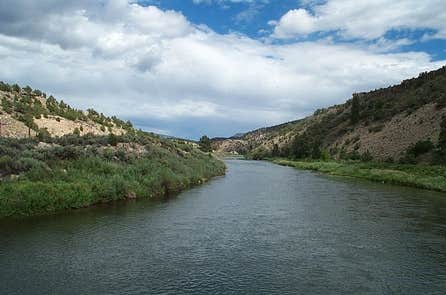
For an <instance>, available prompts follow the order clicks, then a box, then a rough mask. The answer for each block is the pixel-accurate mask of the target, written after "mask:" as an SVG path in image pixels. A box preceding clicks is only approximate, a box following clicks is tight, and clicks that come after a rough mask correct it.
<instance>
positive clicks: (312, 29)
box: [272, 0, 446, 39]
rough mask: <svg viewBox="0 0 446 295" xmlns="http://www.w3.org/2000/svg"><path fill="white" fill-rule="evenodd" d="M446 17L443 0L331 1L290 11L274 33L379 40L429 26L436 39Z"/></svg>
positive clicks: (441, 34)
mask: <svg viewBox="0 0 446 295" xmlns="http://www.w3.org/2000/svg"><path fill="white" fill-rule="evenodd" d="M445 19H446V2H445V1H443V0H424V1H419V0H395V1H388V0H375V1H356V0H328V1H327V2H326V3H324V4H319V5H311V3H310V8H309V9H302V8H301V9H294V10H290V11H288V12H287V13H286V14H285V15H283V16H282V17H281V19H280V20H279V21H277V22H276V23H274V25H275V29H274V32H273V34H272V36H273V37H275V38H279V39H288V38H295V37H301V36H305V35H308V34H310V33H316V32H333V31H335V32H337V33H338V34H339V35H340V36H342V37H344V38H362V39H376V38H379V37H382V36H384V35H385V34H386V33H387V32H388V31H390V30H402V29H409V30H417V29H422V30H423V29H430V30H434V31H436V32H437V34H436V35H435V36H436V37H437V38H444V36H446V22H445Z"/></svg>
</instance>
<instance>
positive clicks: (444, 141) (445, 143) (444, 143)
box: [438, 116, 446, 155]
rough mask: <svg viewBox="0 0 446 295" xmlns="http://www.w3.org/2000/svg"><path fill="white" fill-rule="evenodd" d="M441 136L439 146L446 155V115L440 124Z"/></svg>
mask: <svg viewBox="0 0 446 295" xmlns="http://www.w3.org/2000/svg"><path fill="white" fill-rule="evenodd" d="M440 128H441V129H440V137H439V138H438V148H439V150H440V152H441V153H442V154H443V155H446V116H443V118H442V120H441V124H440Z"/></svg>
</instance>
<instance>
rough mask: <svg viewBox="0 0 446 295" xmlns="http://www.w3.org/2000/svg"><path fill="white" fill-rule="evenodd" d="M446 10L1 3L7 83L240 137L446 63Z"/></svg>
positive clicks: (174, 1)
mask: <svg viewBox="0 0 446 295" xmlns="http://www.w3.org/2000/svg"><path fill="white" fill-rule="evenodd" d="M445 20H446V1H444V0H423V1H419V0H392V1H391V0H373V1H365V0H364V1H357V0H325V1H321V0H300V1H298V0H283V1H282V0H140V1H136V0H65V1H59V0H39V1H34V0H0V64H1V67H0V80H2V81H5V82H8V83H19V84H20V85H23V86H25V85H30V86H31V87H32V88H37V89H41V90H42V91H44V92H46V93H48V94H53V95H55V97H56V98H58V99H63V100H64V101H65V102H68V103H69V104H70V105H72V106H75V107H77V108H82V109H87V108H94V109H96V110H98V111H99V112H103V113H104V114H107V115H117V116H119V117H121V118H123V119H126V120H131V121H132V122H133V123H134V125H135V126H136V127H138V128H141V129H143V130H146V131H152V132H156V133H160V134H165V135H170V136H176V137H183V138H191V139H197V138H199V137H200V136H201V135H204V134H206V135H208V136H210V137H215V136H231V135H234V134H236V133H239V132H246V131H249V130H252V129H256V128H259V127H265V126H271V125H274V124H279V123H283V122H286V121H291V120H295V119H299V118H302V117H304V116H307V115H310V114H312V113H313V112H314V111H315V110H316V109H318V108H322V107H328V106H330V105H333V104H338V103H342V102H344V101H346V100H347V99H349V98H350V97H351V95H352V93H354V92H360V91H368V90H372V89H375V88H380V87H387V86H389V85H392V84H397V83H399V82H400V81H401V80H404V79H407V78H411V77H415V76H417V75H418V74H419V73H420V72H423V71H429V70H433V69H436V68H439V67H441V66H443V65H445V64H446V21H445Z"/></svg>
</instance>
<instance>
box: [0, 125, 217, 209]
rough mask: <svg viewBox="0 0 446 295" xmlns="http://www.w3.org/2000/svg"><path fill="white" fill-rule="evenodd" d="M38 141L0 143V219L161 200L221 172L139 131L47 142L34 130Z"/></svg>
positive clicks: (203, 157)
mask: <svg viewBox="0 0 446 295" xmlns="http://www.w3.org/2000/svg"><path fill="white" fill-rule="evenodd" d="M76 133H77V132H76ZM39 140H44V141H45V143H42V142H40V143H39V142H38V140H37V139H6V138H2V139H0V155H1V156H0V217H8V216H29V215H36V214H47V213H52V212H57V211H61V210H66V209H71V208H81V207H85V206H89V205H92V204H97V203H103V202H110V201H114V200H123V199H128V198H162V197H165V196H168V195H170V194H172V193H175V192H178V191H180V190H183V189H185V188H188V187H191V186H193V185H197V184H200V183H202V182H203V181H205V180H206V179H209V178H210V177H213V176H216V175H221V174H224V172H225V166H224V164H223V163H222V162H221V161H219V160H217V159H215V158H213V157H212V156H210V155H209V154H205V153H203V152H201V151H200V150H198V149H195V148H193V147H192V146H191V145H190V144H187V143H185V142H184V141H179V140H164V139H161V138H159V137H157V136H155V135H153V134H147V133H144V132H138V133H137V134H127V135H124V136H117V135H109V136H79V135H76V134H73V135H67V136H64V137H61V138H49V137H47V136H46V134H44V131H41V137H40V138H39Z"/></svg>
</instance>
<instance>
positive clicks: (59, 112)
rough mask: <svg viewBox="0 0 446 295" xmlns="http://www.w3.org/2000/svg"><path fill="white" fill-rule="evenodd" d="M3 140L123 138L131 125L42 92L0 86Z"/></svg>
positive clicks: (1, 134) (6, 85) (0, 130)
mask: <svg viewBox="0 0 446 295" xmlns="http://www.w3.org/2000/svg"><path fill="white" fill-rule="evenodd" d="M0 127H1V129H0V136H1V137H13V138H25V137H34V136H36V135H40V136H52V137H54V136H63V135H68V134H72V133H75V134H79V135H85V134H92V135H108V134H110V133H113V134H115V135H122V134H124V133H126V132H127V131H128V130H130V129H132V128H133V127H132V124H131V123H130V122H128V121H127V122H124V121H122V120H120V119H118V118H116V117H107V116H105V115H103V114H100V113H98V112H96V111H94V110H92V109H89V110H87V111H81V110H77V109H74V108H72V107H70V106H69V105H67V104H66V103H64V102H63V101H58V100H56V99H55V98H54V97H52V96H49V97H47V95H46V94H45V93H43V92H41V91H40V90H33V89H31V88H30V87H28V86H27V87H25V88H21V87H19V86H18V85H8V84H6V83H3V82H0Z"/></svg>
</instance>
